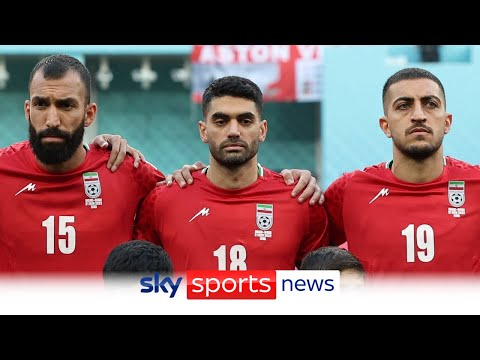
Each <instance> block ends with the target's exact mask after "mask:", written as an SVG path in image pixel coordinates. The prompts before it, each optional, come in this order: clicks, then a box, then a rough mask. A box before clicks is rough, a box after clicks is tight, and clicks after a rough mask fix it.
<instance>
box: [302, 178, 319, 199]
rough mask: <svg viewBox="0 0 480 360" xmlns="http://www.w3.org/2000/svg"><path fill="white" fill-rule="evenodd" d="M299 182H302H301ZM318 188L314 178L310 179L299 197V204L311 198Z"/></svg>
mask: <svg viewBox="0 0 480 360" xmlns="http://www.w3.org/2000/svg"><path fill="white" fill-rule="evenodd" d="M298 182H300V180H299V181H298ZM297 185H298V184H297ZM316 187H317V180H316V179H315V178H314V177H313V176H312V177H310V180H309V182H308V184H307V187H306V188H305V189H304V190H303V192H302V193H301V194H300V196H299V197H298V202H300V203H302V202H304V201H305V200H306V199H308V198H310V197H311V196H312V195H313V193H314V192H315V189H316ZM299 191H300V190H299Z"/></svg>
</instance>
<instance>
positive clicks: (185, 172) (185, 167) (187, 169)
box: [180, 165, 197, 184]
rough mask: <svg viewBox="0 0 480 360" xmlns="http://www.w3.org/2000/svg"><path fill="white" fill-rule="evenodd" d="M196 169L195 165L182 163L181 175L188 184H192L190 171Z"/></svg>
mask: <svg viewBox="0 0 480 360" xmlns="http://www.w3.org/2000/svg"><path fill="white" fill-rule="evenodd" d="M195 170H197V168H196V167H195V165H183V167H182V170H181V172H180V173H181V175H182V177H183V179H184V180H185V181H186V182H187V183H188V184H193V177H192V171H195Z"/></svg>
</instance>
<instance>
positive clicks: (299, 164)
mask: <svg viewBox="0 0 480 360" xmlns="http://www.w3.org/2000/svg"><path fill="white" fill-rule="evenodd" d="M268 46H275V45H265V47H268ZM429 47H431V46H429ZM193 48H194V46H193V45H138V46H136V45H105V46H102V45H70V46H67V45H65V46H61V45H0V119H1V120H0V134H1V136H0V146H1V147H4V146H7V145H9V144H11V143H14V142H17V141H21V140H24V139H26V138H27V130H28V127H27V122H26V120H25V118H24V113H23V105H24V101H25V99H27V98H28V78H29V75H30V71H31V69H32V68H33V66H34V65H35V64H36V63H37V62H38V61H39V60H40V59H41V58H42V57H45V56H48V55H51V54H58V53H65V54H69V55H73V56H75V57H77V58H79V59H80V60H81V61H83V62H84V63H85V64H86V66H87V67H88V69H89V70H90V72H91V74H92V80H93V89H92V90H93V92H92V101H93V102H96V103H97V104H98V105H99V112H98V115H97V120H96V122H95V123H94V126H91V127H90V128H88V129H87V139H86V140H87V141H89V140H90V139H92V138H93V137H94V136H95V135H96V134H100V133H112V134H120V135H121V136H123V137H125V138H127V140H128V142H129V144H130V145H132V146H134V147H136V148H139V149H140V150H141V151H142V152H143V153H144V154H145V155H146V157H147V159H148V160H149V161H150V162H151V163H153V164H155V165H156V166H157V167H158V168H159V169H161V170H162V171H163V172H165V173H170V172H172V171H173V170H174V169H177V168H179V167H181V166H182V165H183V164H187V163H193V162H195V161H196V160H201V161H203V162H205V163H208V148H207V146H206V145H205V144H203V143H202V142H201V141H200V139H199V136H198V127H197V121H198V120H200V119H201V118H202V114H201V108H200V104H198V103H196V102H194V101H192V84H194V81H192V71H191V70H192V64H191V55H192V49H193ZM321 50H322V51H321V57H320V59H319V65H320V69H321V73H320V75H318V74H316V75H315V76H316V79H315V81H317V82H318V83H319V86H320V87H321V98H320V99H311V100H309V99H307V100H305V99H304V100H302V101H296V100H295V99H294V100H289V101H282V102H279V101H267V102H266V103H265V106H264V109H265V111H264V118H266V119H267V120H268V121H269V131H268V136H267V141H266V142H265V143H264V144H262V146H261V150H260V155H259V161H260V163H261V164H263V165H265V166H267V167H269V168H271V169H275V170H281V169H284V168H303V169H309V170H311V171H312V173H314V174H315V175H316V176H317V178H318V179H319V181H320V184H321V186H322V188H324V189H325V188H326V187H327V186H328V185H329V184H330V183H331V182H332V181H333V180H334V179H335V178H337V177H338V176H339V175H340V174H341V173H343V172H346V171H351V170H354V169H357V168H363V167H365V166H367V165H370V164H374V163H378V162H381V161H388V160H390V159H391V142H390V140H388V139H387V138H385V136H384V135H383V133H382V132H381V131H380V129H379V127H378V119H379V118H380V116H382V115H383V110H382V103H381V92H382V87H383V84H384V82H385V80H386V79H387V78H388V76H390V75H391V74H393V73H394V72H395V71H397V70H399V69H401V68H404V67H423V68H426V69H427V70H430V71H432V72H433V73H434V74H435V75H437V76H438V77H439V78H440V80H441V81H442V82H443V84H444V87H445V90H446V96H447V110H448V111H449V112H451V113H452V114H453V119H454V121H453V128H452V131H451V133H450V134H449V135H447V136H446V140H445V153H446V155H451V156H454V157H457V158H461V159H463V160H466V161H469V162H471V163H479V160H478V158H479V156H478V155H477V154H478V153H480V142H479V141H478V139H477V136H478V135H479V134H480V121H479V120H477V119H476V117H477V116H478V115H477V112H478V108H477V107H476V105H475V104H476V101H477V97H478V94H480V91H479V90H480V89H479V86H480V63H479V56H480V46H477V45H439V46H434V47H433V48H430V49H429V48H427V46H423V47H422V46H418V45H352V46H347V45H338V46H335V45H326V46H321ZM142 69H143V73H142ZM245 71H248V68H243V69H242V73H241V74H235V73H232V74H231V75H241V76H246V75H247V77H248V72H247V73H245ZM139 72H140V73H139ZM139 74H140V75H139ZM306 76H307V77H308V74H307V75H306ZM139 80H141V81H139ZM142 80H143V81H142ZM150 80H151V81H150ZM252 80H254V81H256V79H255V78H254V77H252Z"/></svg>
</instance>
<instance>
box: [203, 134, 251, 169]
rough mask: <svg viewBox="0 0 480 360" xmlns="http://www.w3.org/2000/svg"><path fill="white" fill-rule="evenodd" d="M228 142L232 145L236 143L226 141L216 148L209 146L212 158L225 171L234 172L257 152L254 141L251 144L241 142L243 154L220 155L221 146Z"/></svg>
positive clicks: (212, 145)
mask: <svg viewBox="0 0 480 360" xmlns="http://www.w3.org/2000/svg"><path fill="white" fill-rule="evenodd" d="M229 142H231V143H234V142H236V141H226V142H224V143H221V144H220V145H219V146H218V147H216V146H215V145H214V144H209V148H210V154H211V155H212V157H213V158H214V159H215V160H217V162H218V163H219V164H220V165H222V166H224V167H226V168H227V169H230V170H234V169H236V168H238V167H239V166H241V165H243V164H245V163H246V162H248V161H249V160H250V159H252V158H253V157H254V156H255V155H256V154H257V152H258V144H259V143H258V141H256V142H252V143H251V144H246V143H245V142H242V144H243V145H244V146H245V150H246V151H245V152H244V153H243V154H242V153H238V154H222V150H223V146H224V145H225V144H226V143H229Z"/></svg>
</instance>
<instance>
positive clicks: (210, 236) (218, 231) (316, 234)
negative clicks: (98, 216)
mask: <svg viewBox="0 0 480 360" xmlns="http://www.w3.org/2000/svg"><path fill="white" fill-rule="evenodd" d="M261 170H262V171H263V174H262V175H261V176H259V178H258V180H257V181H256V182H255V183H253V184H252V185H250V186H248V187H246V188H244V189H241V190H224V189H221V188H218V187H216V186H214V185H213V184H212V183H211V182H210V180H208V178H207V176H206V175H205V174H204V173H203V172H195V173H193V177H194V179H195V182H194V184H193V185H189V186H187V187H186V188H185V189H181V188H180V187H179V186H178V185H174V186H172V187H170V188H167V187H157V188H156V189H155V190H154V191H152V192H151V193H150V194H149V195H148V196H147V198H146V199H145V201H144V203H143V205H142V208H141V210H140V212H139V215H138V217H137V222H136V232H135V238H136V239H145V240H149V241H152V242H154V243H157V244H160V245H162V246H163V247H164V249H165V250H166V251H167V253H168V254H169V255H170V257H171V259H172V262H173V267H174V270H175V271H176V272H184V271H186V270H260V269H263V270H264V269H271V270H290V269H295V265H298V263H299V262H300V261H301V259H302V258H303V256H304V255H305V254H306V253H307V252H309V251H311V250H314V249H316V248H318V247H320V246H322V245H326V241H327V216H326V212H325V210H324V208H323V206H320V205H315V206H311V205H309V204H308V202H307V203H303V204H299V203H298V202H297V199H292V198H291V196H290V193H291V190H292V188H291V187H289V186H287V185H285V183H284V180H283V178H282V176H280V175H279V174H277V173H275V172H272V171H270V170H267V169H265V168H261Z"/></svg>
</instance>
